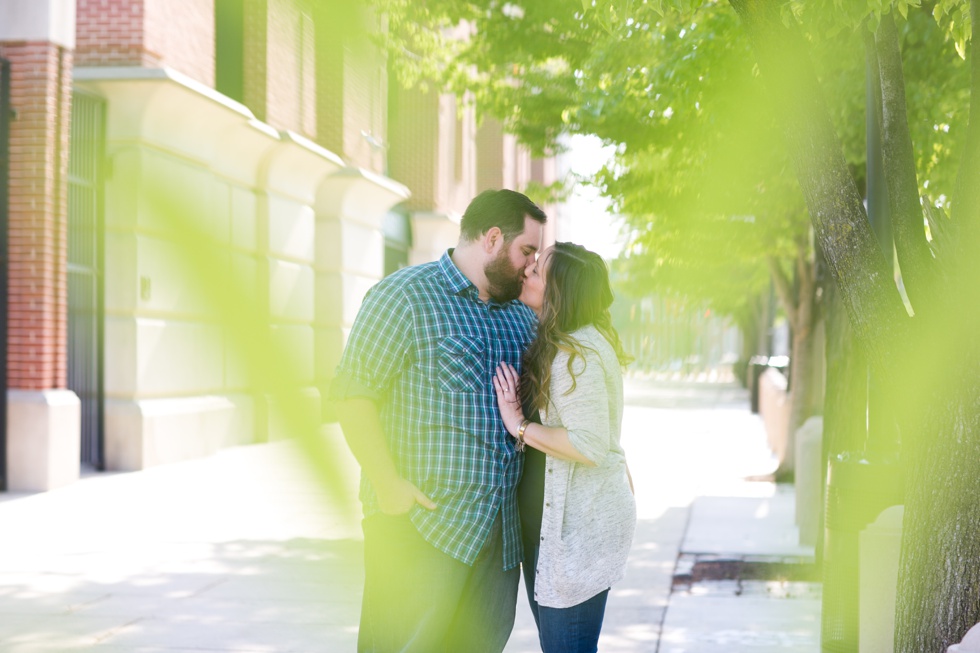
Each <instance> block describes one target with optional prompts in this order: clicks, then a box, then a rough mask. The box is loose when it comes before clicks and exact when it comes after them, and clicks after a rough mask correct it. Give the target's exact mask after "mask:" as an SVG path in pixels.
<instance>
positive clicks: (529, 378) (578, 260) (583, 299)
mask: <svg viewBox="0 0 980 653" xmlns="http://www.w3.org/2000/svg"><path fill="white" fill-rule="evenodd" d="M542 262H543V263H544V264H545V265H546V266H547V268H546V269H545V270H544V274H545V288H544V303H543V305H542V309H541V320H540V322H539V323H538V336H537V338H535V340H534V342H532V343H531V346H530V347H529V348H528V349H527V351H526V352H525V354H524V365H523V372H522V375H521V383H520V387H521V394H522V395H523V397H522V399H523V403H524V404H525V406H527V407H530V408H536V409H539V410H540V409H542V408H544V407H545V406H547V405H548V401H549V399H550V394H549V385H550V383H551V365H552V363H553V362H554V360H555V355H556V354H557V353H558V352H559V351H564V352H567V353H568V354H569V358H568V372H569V374H570V375H571V376H572V388H573V389H574V387H575V376H574V374H573V373H572V362H573V361H574V360H575V357H576V356H584V355H585V354H584V347H585V346H584V345H582V343H580V342H579V341H578V340H577V339H575V338H574V337H573V336H572V335H571V334H572V332H574V331H575V330H577V329H580V328H582V327H584V326H588V325H590V324H591V325H592V326H594V327H595V328H596V329H597V330H598V331H599V333H601V334H602V335H603V337H604V338H605V339H606V340H607V341H609V344H610V345H612V348H613V351H615V352H616V357H617V358H618V359H619V364H620V365H622V366H624V367H625V366H626V365H628V364H629V363H630V361H631V360H632V357H630V356H629V355H628V354H627V353H626V352H625V351H623V345H622V342H621V341H620V339H619V334H618V333H616V329H615V328H613V325H612V316H611V315H610V313H609V307H610V306H611V305H612V302H613V294H612V289H611V288H610V286H609V271H608V269H607V268H606V263H605V261H603V260H602V257H601V256H599V255H598V254H596V253H595V252H592V251H589V250H588V249H586V248H584V247H582V246H581V245H576V244H574V243H555V246H554V248H552V249H551V253H550V254H549V255H548V257H547V258H546V260H545V261H542ZM542 262H539V264H540V263H542Z"/></svg>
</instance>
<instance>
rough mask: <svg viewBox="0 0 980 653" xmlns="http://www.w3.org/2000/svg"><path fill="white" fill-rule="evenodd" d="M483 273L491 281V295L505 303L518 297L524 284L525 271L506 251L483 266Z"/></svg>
mask: <svg viewBox="0 0 980 653" xmlns="http://www.w3.org/2000/svg"><path fill="white" fill-rule="evenodd" d="M483 273H484V274H485V275H486V277H487V281H488V282H490V288H489V293H490V297H491V298H492V299H494V300H495V301H498V302H501V303H504V302H509V301H511V300H513V299H517V298H518V297H520V295H521V288H522V287H523V285H524V271H523V270H518V269H517V268H515V267H514V265H513V264H512V263H511V262H510V257H509V256H507V253H506V252H501V253H500V255H499V256H497V258H495V259H494V260H492V261H490V263H488V264H487V265H486V267H484V268H483Z"/></svg>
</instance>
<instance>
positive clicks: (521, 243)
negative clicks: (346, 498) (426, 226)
mask: <svg viewBox="0 0 980 653" xmlns="http://www.w3.org/2000/svg"><path fill="white" fill-rule="evenodd" d="M546 220H547V218H546V216H545V214H544V212H543V211H541V209H540V208H538V207H537V206H536V205H535V204H534V203H533V202H532V201H531V200H530V199H528V198H527V197H526V196H524V195H522V194H520V193H517V192H514V191H510V190H499V191H486V192H484V193H481V194H480V195H479V196H477V197H476V198H475V199H474V200H473V201H472V202H471V203H470V205H469V207H467V209H466V212H465V214H464V215H463V218H462V220H461V222H460V238H459V243H458V245H457V246H456V248H455V249H450V250H448V251H447V252H446V253H445V254H443V256H442V258H440V259H439V260H438V261H435V262H432V263H426V264H423V265H418V266H414V267H410V268H406V269H403V270H399V271H398V272H396V273H394V274H392V275H391V276H389V277H387V278H385V279H384V280H382V281H381V282H380V283H379V284H377V285H376V286H375V287H374V288H372V289H371V291H370V292H368V294H367V296H366V297H365V299H364V303H363V304H362V306H361V309H360V312H359V313H358V315H357V318H356V320H355V321H354V327H353V329H352V330H351V334H350V338H349V340H348V343H347V348H346V349H345V350H344V354H343V357H342V359H341V362H340V365H339V366H338V368H337V377H336V379H335V380H334V382H333V385H332V386H331V392H330V395H331V398H332V399H333V400H334V401H335V402H336V405H337V410H338V415H339V417H340V424H341V427H342V428H343V431H344V435H345V437H346V438H347V442H348V444H349V446H350V448H351V451H352V452H353V453H354V456H355V457H356V458H357V460H358V462H359V463H360V465H361V471H362V475H361V502H362V503H363V506H364V521H363V524H362V525H363V529H364V565H365V579H364V600H363V604H362V609H361V626H360V633H359V635H358V650H359V651H379V652H381V651H384V652H387V651H419V652H422V653H438V652H440V651H447V652H457V651H466V652H467V653H470V652H479V651H488V652H490V651H495V652H499V651H501V650H503V648H504V645H505V644H506V643H507V638H508V637H509V636H510V632H511V630H512V629H513V626H514V611H515V606H516V602H517V586H518V573H519V571H518V568H519V567H518V565H519V563H520V560H521V553H520V550H521V545H520V526H519V524H518V514H517V502H516V493H515V488H516V486H517V481H518V479H519V478H520V474H521V466H522V462H523V459H522V457H521V455H520V454H518V453H517V452H516V451H515V449H514V445H513V439H512V438H510V437H508V435H507V431H506V429H505V427H504V425H503V422H502V421H501V418H500V413H499V412H498V410H497V405H496V398H495V395H494V390H493V385H492V380H491V379H492V377H493V373H494V370H495V368H496V366H497V364H498V363H499V362H501V361H507V362H509V363H511V364H512V365H515V366H518V365H519V364H520V360H521V354H522V353H523V351H524V349H525V348H526V346H527V344H528V343H529V342H530V340H531V339H532V337H533V335H534V324H535V322H534V320H535V318H534V316H533V314H532V313H531V312H530V310H529V309H527V307H525V306H524V305H523V304H521V303H520V302H518V301H516V300H517V297H518V295H519V294H520V292H521V286H522V284H523V279H524V268H525V267H526V266H527V264H528V263H530V262H531V261H533V260H534V257H535V254H536V252H537V251H538V250H539V249H540V247H541V232H542V229H541V225H542V224H543V223H544V222H545V221H546Z"/></svg>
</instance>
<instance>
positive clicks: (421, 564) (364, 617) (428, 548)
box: [357, 514, 520, 653]
mask: <svg viewBox="0 0 980 653" xmlns="http://www.w3.org/2000/svg"><path fill="white" fill-rule="evenodd" d="M363 528H364V601H363V604H362V607H361V627H360V632H359V634H358V640H357V650H358V651H359V652H361V653H367V652H369V651H370V652H373V653H389V652H394V651H399V652H406V653H407V652H410V651H413V652H419V653H441V652H443V651H445V652H446V653H460V652H463V651H466V652H467V653H469V652H470V651H473V652H475V653H482V652H486V653H500V651H502V650H503V649H504V646H505V645H506V644H507V639H508V638H509V637H510V633H511V630H513V628H514V612H515V609H516V605H517V586H518V580H519V574H520V572H519V569H518V568H517V567H515V568H513V569H510V570H507V571H503V570H502V566H503V539H502V536H501V524H500V516H499V515H498V517H497V520H496V522H495V523H494V527H493V530H492V533H491V536H490V539H489V540H488V541H487V543H486V544H485V545H484V547H483V550H482V551H481V552H480V555H479V557H478V558H477V560H476V562H475V563H474V564H473V566H472V567H470V566H468V565H465V564H463V563H462V562H460V561H458V560H456V559H454V558H452V557H451V556H449V555H447V554H445V553H443V552H442V551H439V550H438V549H436V548H435V547H433V546H432V545H431V544H429V543H428V542H426V541H425V540H424V539H423V538H422V536H421V535H419V533H418V531H417V530H416V529H415V526H414V525H413V524H412V522H411V520H410V519H409V518H408V516H407V515H404V516H399V517H389V516H387V515H383V514H376V515H371V516H370V517H367V518H365V519H364V521H363Z"/></svg>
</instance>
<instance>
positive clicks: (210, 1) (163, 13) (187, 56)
mask: <svg viewBox="0 0 980 653" xmlns="http://www.w3.org/2000/svg"><path fill="white" fill-rule="evenodd" d="M143 12H144V30H143V34H144V36H143V43H144V47H145V49H146V57H148V58H150V59H152V60H153V61H155V62H157V64H156V65H163V66H167V67H168V68H173V69H174V70H177V71H179V72H181V73H184V74H185V75H187V76H189V77H191V78H193V79H195V80H197V81H199V82H201V83H202V84H205V85H206V86H210V87H212V88H214V0H144V9H143Z"/></svg>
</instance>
